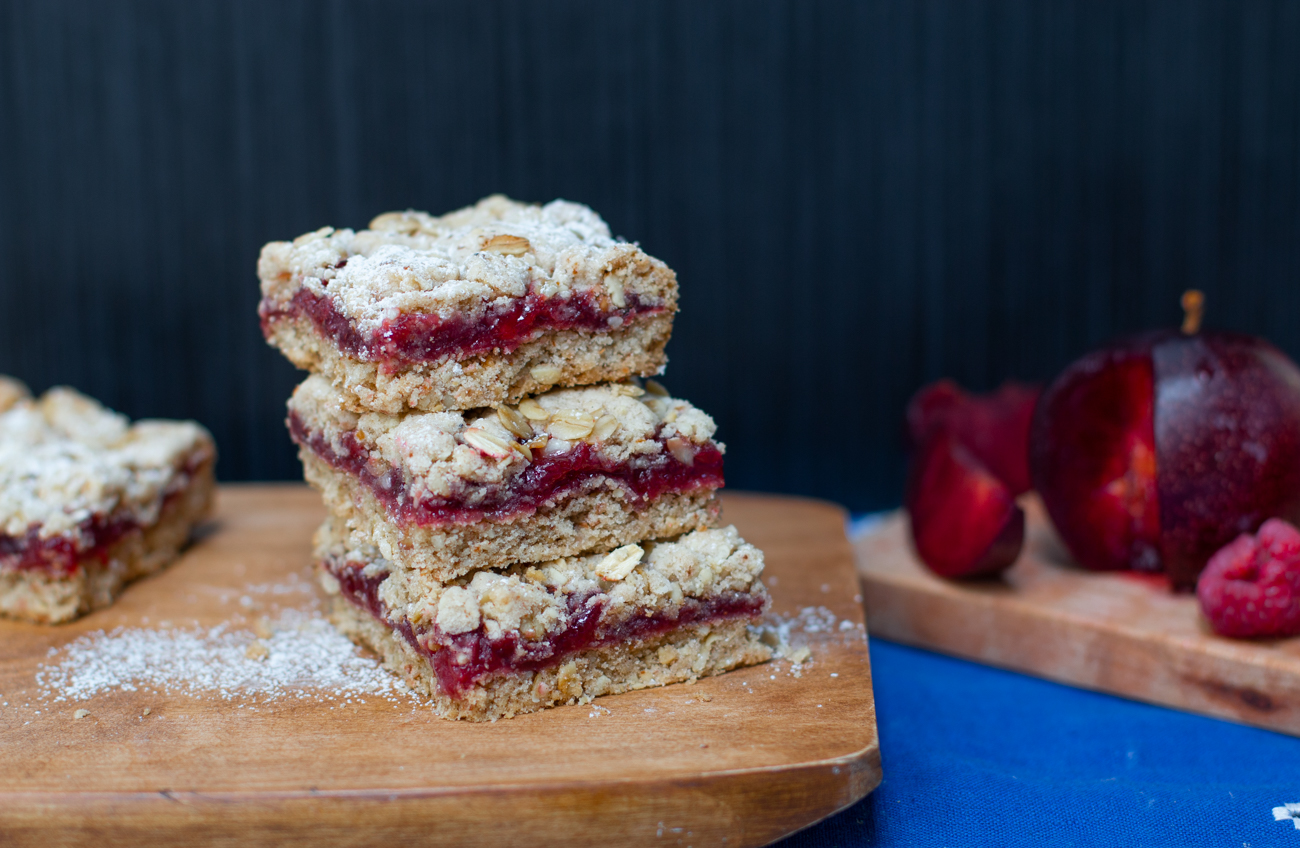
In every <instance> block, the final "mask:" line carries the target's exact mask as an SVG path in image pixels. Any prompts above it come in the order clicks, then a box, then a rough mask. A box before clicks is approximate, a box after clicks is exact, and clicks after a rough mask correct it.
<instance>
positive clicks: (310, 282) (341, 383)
mask: <svg viewBox="0 0 1300 848" xmlns="http://www.w3.org/2000/svg"><path fill="white" fill-rule="evenodd" d="M258 276H259V277H260V278H261V281H262V302H261V305H260V307H259V315H260V316H261V320H262V330H263V334H264V335H265V336H266V338H267V340H268V341H269V342H270V343H271V344H272V345H274V346H275V347H277V348H279V349H280V350H281V352H283V353H284V354H285V356H287V357H288V358H289V359H290V360H291V361H292V362H293V363H294V364H295V365H297V366H298V367H300V368H303V369H306V370H310V371H316V372H319V373H322V374H325V375H326V376H328V377H329V379H330V381H331V382H332V383H333V384H334V385H335V386H337V387H339V390H340V391H341V392H342V395H343V398H344V403H345V404H346V405H348V406H349V407H350V408H351V409H353V410H355V411H358V412H361V411H365V410H367V409H372V410H376V411H381V412H388V413H399V412H402V411H404V410H407V409H419V410H423V411H433V412H437V411H444V410H460V409H472V408H475V407H482V406H493V405H496V404H499V403H515V402H517V401H519V400H520V399H521V398H523V397H525V396H527V395H531V394H535V393H537V392H542V391H546V390H547V389H550V388H552V387H554V386H578V385H590V384H592V383H598V382H605V381H617V380H623V379H626V378H628V377H630V376H649V375H652V374H658V373H660V372H661V371H662V370H663V367H664V364H665V362H666V361H667V360H666V358H665V356H664V345H665V344H667V342H668V337H669V335H671V333H672V320H673V314H674V312H675V311H676V309H677V280H676V276H675V275H674V274H673V272H672V270H671V269H669V268H668V266H667V265H665V264H664V263H663V262H661V261H659V260H658V259H655V258H653V257H651V256H648V255H646V254H645V253H644V252H643V251H642V250H641V249H640V248H639V247H637V246H636V245H635V244H630V243H628V242H624V241H619V240H616V239H614V238H612V237H611V236H610V232H609V227H608V226H607V225H606V223H605V222H604V221H603V220H602V219H601V218H600V216H599V215H597V214H596V213H595V212H593V211H592V210H591V209H589V208H587V207H586V206H582V205H579V204H576V203H568V202H565V201H561V200H556V201H553V202H551V203H548V204H546V205H545V206H535V205H530V204H524V203H518V202H515V201H512V200H509V199H507V198H505V197H502V196H500V195H495V196H492V197H488V198H485V199H484V200H481V201H479V202H478V203H477V204H476V205H474V206H471V207H467V208H465V209H461V210H459V211H456V212H452V213H449V214H447V215H443V216H441V217H433V216H431V215H428V214H425V213H423V212H414V211H408V212H393V213H388V214H385V215H380V216H379V217H377V218H375V219H374V220H373V221H371V223H370V229H368V230H362V231H360V232H353V231H352V230H335V229H332V228H330V227H326V228H324V229H321V230H317V231H316V232H314V233H308V234H306V235H303V236H300V237H298V238H297V239H295V240H294V241H292V242H272V243H270V244H268V245H266V246H265V247H264V248H263V249H262V255H261V258H260V260H259V261H258Z"/></svg>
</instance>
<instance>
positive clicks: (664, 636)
mask: <svg viewBox="0 0 1300 848" xmlns="http://www.w3.org/2000/svg"><path fill="white" fill-rule="evenodd" d="M317 558H318V560H319V562H320V565H321V568H322V582H323V583H324V584H325V588H326V590H327V591H329V592H330V593H331V594H333V595H335V596H336V597H335V600H334V621H335V624H337V625H338V627H339V628H340V629H341V630H342V631H343V632H344V633H346V634H348V636H349V637H351V638H352V639H353V641H355V642H358V643H359V644H361V645H363V646H365V647H367V648H370V649H371V650H373V651H375V653H377V654H378V655H379V656H380V657H382V659H383V662H384V665H385V666H386V667H387V668H388V669H389V670H390V671H392V672H394V673H395V674H397V675H399V676H401V677H402V678H404V679H405V680H406V682H407V684H408V685H409V686H411V688H413V689H414V690H416V691H417V692H420V693H422V694H424V695H427V696H429V697H430V698H432V699H433V702H434V709H435V710H436V712H437V713H438V714H439V715H441V716H443V717H444V718H464V719H471V720H476V721H492V720H496V719H498V718H506V717H509V716H513V715H517V714H519V713H527V712H533V711H536V710H540V709H545V708H546V707H551V706H555V705H558V704H569V703H586V702H588V701H590V700H591V699H592V698H593V697H597V696H599V695H612V694H616V693H619V692H626V691H629V690H632V689H644V688H647V687H650V686H663V685H665V684H669V683H680V682H686V681H694V680H695V679H697V678H700V677H706V676H708V675H713V674H719V673H721V672H724V671H727V670H729V669H732V668H736V667H739V666H744V665H753V664H755V663H760V662H764V661H765V660H768V659H770V657H771V652H770V650H769V649H768V648H767V647H766V646H765V645H763V644H762V643H761V642H760V641H759V639H758V635H757V633H756V629H755V628H754V627H753V625H754V624H756V623H757V621H758V619H759V618H760V617H761V616H762V614H763V613H764V612H765V611H766V610H767V608H768V606H769V604H770V598H769V596H768V594H767V589H766V588H764V586H763V584H762V582H761V581H760V580H759V574H760V573H761V572H762V570H763V554H762V552H761V551H759V550H758V549H757V548H755V547H754V546H752V545H750V544H748V543H747V542H745V541H744V540H743V539H741V538H740V535H739V534H738V533H737V532H736V529H735V528H734V527H727V528H725V529H718V530H700V531H696V532H693V533H688V534H686V535H684V536H681V537H679V538H678V539H677V540H675V541H670V542H643V543H641V544H640V545H626V546H624V547H622V548H619V549H617V550H615V551H613V552H611V553H608V554H593V555H589V556H575V557H568V558H566V559H560V560H555V561H552V562H546V563H534V564H519V565H515V566H512V567H510V568H508V569H504V570H501V571H478V572H475V573H473V574H467V575H464V576H463V577H460V578H458V579H456V580H452V581H450V582H447V583H438V582H435V581H432V580H428V579H426V578H423V577H422V576H421V575H420V574H419V573H418V572H414V571H411V570H407V569H394V568H392V566H391V564H390V563H388V562H387V561H386V560H385V559H384V558H383V557H382V555H381V554H380V553H379V551H378V550H377V549H376V548H375V547H374V546H373V545H371V544H369V543H368V542H366V541H365V540H362V539H357V538H349V536H348V534H347V531H346V529H345V528H344V526H343V525H342V523H341V522H337V520H335V519H331V520H329V521H327V522H326V523H325V524H324V525H323V526H322V527H321V529H320V531H319V532H318V534H317Z"/></svg>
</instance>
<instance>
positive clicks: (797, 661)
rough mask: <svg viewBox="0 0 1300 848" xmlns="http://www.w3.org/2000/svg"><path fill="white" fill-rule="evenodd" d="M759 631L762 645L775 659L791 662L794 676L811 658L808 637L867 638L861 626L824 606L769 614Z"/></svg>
mask: <svg viewBox="0 0 1300 848" xmlns="http://www.w3.org/2000/svg"><path fill="white" fill-rule="evenodd" d="M758 631H759V638H760V639H761V640H762V641H763V644H765V645H767V646H768V647H769V648H771V649H772V656H773V658H774V659H780V660H789V661H790V663H791V666H790V673H791V674H793V675H794V676H795V677H799V676H801V673H802V670H803V666H804V665H805V664H807V663H810V662H812V659H813V651H812V648H810V647H809V645H808V644H807V643H808V642H809V641H810V640H809V639H808V638H807V637H809V636H811V637H813V639H823V640H824V639H825V638H827V637H828V636H832V635H837V634H838V635H839V636H841V638H843V639H845V640H853V639H863V638H865V637H866V630H865V629H864V628H863V627H862V625H860V624H855V623H854V622H852V621H849V620H848V619H843V620H841V619H840V618H839V617H838V616H836V615H835V613H833V612H831V611H830V610H829V609H827V608H826V607H804V608H803V609H801V610H799V612H797V613H795V614H794V615H769V616H768V617H767V618H765V619H764V620H763V623H762V624H760V625H759V626H758Z"/></svg>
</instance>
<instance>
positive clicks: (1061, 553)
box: [854, 497, 1300, 735]
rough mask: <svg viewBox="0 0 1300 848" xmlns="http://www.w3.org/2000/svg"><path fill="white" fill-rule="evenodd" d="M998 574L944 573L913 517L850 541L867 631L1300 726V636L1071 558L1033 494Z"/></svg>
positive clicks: (1156, 580) (1214, 712)
mask: <svg viewBox="0 0 1300 848" xmlns="http://www.w3.org/2000/svg"><path fill="white" fill-rule="evenodd" d="M1024 503H1025V506H1026V512H1027V523H1026V537H1025V547H1024V550H1023V551H1022V552H1021V555H1020V558H1019V559H1018V560H1017V561H1016V563H1015V565H1013V566H1012V567H1011V568H1010V569H1008V570H1007V571H1006V572H1004V573H1003V575H1002V576H1001V577H1000V578H993V579H986V580H976V581H963V582H958V581H948V580H944V579H942V578H939V577H936V576H935V575H934V574H932V573H931V572H930V571H929V570H928V569H926V568H925V566H924V565H922V564H921V563H920V562H919V561H918V560H917V559H916V556H915V554H914V553H913V552H912V547H911V541H910V532H909V529H908V525H907V517H906V516H905V515H904V514H903V513H901V512H900V513H896V514H894V515H892V516H890V517H889V518H888V519H887V520H886V521H885V522H884V524H883V525H881V526H880V527H879V528H876V529H874V530H872V531H871V532H868V533H864V534H862V535H860V536H858V537H857V538H856V539H855V540H854V548H855V552H856V554H857V558H858V573H859V575H860V576H861V578H862V586H863V597H864V603H865V606H866V609H867V617H868V619H869V620H870V621H871V632H872V633H874V634H875V635H877V636H881V637H884V638H886V639H892V640H895V641H898V642H903V643H906V644H910V645H917V646H920V647H923V648H930V649H933V650H936V651H942V652H944V653H948V654H954V655H956V656H959V657H965V658H967V659H971V660H976V661H978V662H983V663H988V664H990V665H996V666H1001V667H1003V668H1009V669H1014V670H1016V671H1023V672H1026V673H1028V674H1033V675H1037V676H1039V677H1046V678H1048V679H1050V680H1057V681H1060V682H1062V683H1070V684H1073V685H1076V686H1082V687H1085V688H1088V689H1097V690H1100V691H1102V692H1110V693H1112V694H1115V695H1123V696H1126V697H1129V698H1135V699H1137V700H1140V701H1148V702H1151V703H1154V704H1161V705H1164V706H1168V707H1174V708H1175V709H1180V710H1187V711H1189V712H1195V713H1203V714H1205V715H1211V716H1217V717H1219V718H1226V719H1230V720H1232V721H1239V722H1243V723H1245V724H1253V725H1257V726H1259V727H1266V728H1269V729H1272V730H1278V731H1282V732H1283V733H1290V734H1297V735H1300V638H1293V639H1284V640H1270V641H1241V640H1233V639H1224V638H1222V637H1219V636H1216V635H1214V634H1213V633H1212V632H1211V631H1210V629H1209V625H1208V623H1207V622H1206V621H1205V619H1204V618H1203V617H1202V616H1201V614H1200V608H1199V606H1198V604H1197V601H1196V597H1195V596H1194V595H1189V594H1177V595H1175V594H1172V593H1171V592H1170V590H1169V584H1168V582H1167V580H1165V578H1163V577H1159V576H1147V575H1140V574H1133V573H1123V572H1116V573H1098V572H1089V571H1085V570H1084V569H1082V568H1079V567H1078V566H1075V565H1073V564H1072V563H1071V562H1070V560H1069V556H1068V554H1067V553H1066V552H1065V549H1064V547H1063V546H1062V545H1061V543H1060V540H1059V539H1058V538H1057V537H1056V534H1055V531H1054V530H1053V529H1052V527H1051V524H1050V522H1049V521H1048V520H1047V518H1046V514H1045V512H1044V511H1043V508H1042V505H1041V503H1040V502H1039V501H1037V500H1036V499H1034V498H1032V497H1030V498H1026V499H1025V502H1024Z"/></svg>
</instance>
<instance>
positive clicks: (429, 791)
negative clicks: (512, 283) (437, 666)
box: [0, 485, 880, 848]
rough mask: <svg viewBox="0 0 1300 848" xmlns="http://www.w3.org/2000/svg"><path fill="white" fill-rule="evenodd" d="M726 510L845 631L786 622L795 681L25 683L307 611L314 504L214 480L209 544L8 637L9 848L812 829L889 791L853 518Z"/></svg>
mask: <svg viewBox="0 0 1300 848" xmlns="http://www.w3.org/2000/svg"><path fill="white" fill-rule="evenodd" d="M724 503H725V508H724V514H723V516H724V520H725V521H728V522H731V523H734V524H736V525H737V527H738V528H739V529H740V531H741V533H742V534H743V535H744V536H745V537H746V538H747V539H748V540H749V541H751V542H753V543H755V544H756V545H758V546H759V547H760V548H762V549H763V550H764V551H765V553H766V556H767V571H766V573H765V575H764V576H765V579H766V580H767V582H768V584H769V586H770V588H771V591H772V596H773V599H774V602H775V607H774V612H775V613H777V614H779V615H781V616H786V617H788V616H791V615H793V614H795V613H798V612H799V611H800V610H803V609H805V608H822V611H821V612H820V616H813V617H811V618H807V617H805V620H807V621H812V620H815V619H818V618H819V617H820V619H822V620H824V621H823V623H825V621H834V622H835V626H833V627H831V628H829V629H827V628H824V627H823V628H821V629H820V631H819V629H818V628H817V627H815V626H805V627H803V628H800V627H799V626H793V628H792V636H791V642H792V643H794V644H805V645H806V646H807V647H809V648H810V649H811V652H812V657H811V660H810V661H809V662H806V663H805V664H804V665H803V666H802V668H801V669H798V671H799V676H795V674H794V671H795V670H796V669H794V668H793V667H792V666H791V663H790V662H789V661H779V662H775V663H770V664H766V665H763V666H757V667H754V668H748V669H742V670H739V671H735V672H732V673H730V674H727V675H723V676H721V677H716V678H710V679H706V680H702V681H700V682H699V683H697V684H694V685H676V686H668V687H664V688H660V689H652V690H645V691H640V692H633V693H628V694H624V695H617V696H611V697H605V698H599V699H597V700H596V701H594V702H593V703H592V704H591V705H587V706H570V707H560V708H557V709H552V710H547V711H544V712H541V713H537V714H533V715H526V716H520V717H518V718H514V719H509V720H503V721H500V722H497V723H495V724H472V723H466V722H459V723H457V722H448V721H444V720H441V719H438V718H435V717H433V716H432V715H431V714H430V713H428V712H427V711H425V710H421V709H419V708H418V705H413V703H412V702H411V701H410V700H409V699H406V700H402V699H398V700H397V701H393V700H389V699H383V698H366V699H364V703H362V702H361V701H362V699H352V700H351V702H350V703H349V702H347V701H346V700H344V699H336V698H332V697H330V695H329V693H319V695H318V696H314V697H308V698H306V699H303V698H281V699H275V700H271V701H269V702H264V703H260V704H258V705H257V706H256V709H245V708H244V706H245V705H242V704H240V703H239V701H240V698H239V696H238V694H237V693H236V695H235V696H234V697H232V698H231V699H224V698H222V697H220V696H218V695H216V694H209V695H203V694H198V695H177V694H165V693H164V694H159V693H158V692H157V691H154V692H150V691H134V692H132V691H117V692H113V693H110V694H103V695H97V696H95V697H93V698H90V699H89V700H88V701H86V702H76V703H67V702H57V701H54V700H53V699H52V698H51V696H50V693H49V692H48V691H46V690H45V689H43V688H42V686H41V685H40V684H39V683H38V682H37V674H38V672H39V671H40V667H41V666H42V665H43V664H45V665H46V666H47V667H48V666H49V665H50V664H53V663H57V662H59V656H60V654H59V653H57V652H56V653H54V654H51V651H52V650H54V649H59V648H60V647H61V646H64V645H66V644H67V643H69V642H70V641H71V640H73V639H75V638H76V637H78V636H80V635H82V634H87V633H91V632H93V631H100V630H108V631H112V629H113V628H117V627H125V628H161V627H164V626H168V627H172V628H178V627H180V628H183V627H191V626H202V627H212V626H215V625H218V624H221V623H222V622H226V623H228V626H229V628H230V629H231V630H232V631H238V630H239V629H240V628H245V627H251V628H253V629H256V627H257V626H258V625H257V624H256V622H257V621H258V620H259V618H258V617H259V616H263V617H265V616H267V615H270V614H273V613H277V612H279V611H281V610H282V609H284V608H288V609H294V608H298V609H302V610H306V611H311V610H313V609H320V608H321V607H320V604H321V598H320V596H319V594H318V590H317V589H316V588H315V580H314V579H313V577H312V572H311V565H310V537H311V533H312V531H313V529H314V528H315V527H316V525H317V524H318V523H319V522H320V521H321V520H322V519H323V517H324V511H323V509H322V507H321V505H320V501H319V498H318V497H317V496H316V495H315V494H314V493H312V492H310V491H309V490H308V489H306V488H305V487H302V486H265V485H262V486H227V487H224V488H223V489H222V491H221V493H220V497H219V505H218V516H217V519H216V521H215V522H214V524H213V525H212V527H211V529H210V530H209V531H208V532H207V533H206V535H205V536H204V538H202V539H201V541H199V542H198V543H197V544H196V545H194V546H193V547H192V548H191V550H190V551H189V552H188V553H187V554H186V555H185V556H184V557H183V558H182V559H181V560H180V561H179V562H177V563H176V564H175V565H173V566H172V567H171V568H170V569H168V570H167V571H165V572H163V573H162V574H159V575H156V576H155V577H152V578H149V579H147V580H144V581H142V582H140V583H137V584H136V585H134V586H132V587H131V588H130V589H128V591H127V592H126V594H125V595H123V597H122V598H121V599H120V600H119V601H118V603H117V604H116V605H115V606H113V607H111V608H109V609H108V610H104V611H101V612H99V613H96V614H93V615H91V616H88V617H87V618H85V619H83V620H81V621H79V622H76V623H73V624H71V625H65V626H62V627H54V628H50V627H38V626H32V625H23V624H15V623H0V702H3V706H0V733H3V740H4V741H3V745H0V844H4V845H42V846H50V845H97V846H98V845H130V846H136V847H137V848H138V847H139V846H150V845H173V844H182V843H183V844H188V845H240V846H251V845H277V846H290V845H302V846H312V848H324V846H330V845H343V844H347V845H384V846H392V845H402V844H412V843H414V844H420V845H469V844H473V845H510V846H517V845H521V844H527V845H578V846H581V845H606V844H609V843H611V842H614V841H617V842H618V843H619V844H621V845H629V846H632V845H660V846H662V845H668V846H674V845H682V846H706V845H718V846H721V845H726V846H745V845H762V844H766V843H769V842H772V841H774V840H776V839H779V838H780V837H782V836H785V835H787V834H789V833H792V832H794V831H796V830H799V829H800V828H803V827H806V826H808V825H810V824H812V823H814V822H816V821H818V820H819V819H822V818H824V817H826V816H828V815H830V814H831V813H834V812H836V811H837V810H840V809H843V808H845V807H847V806H849V805H851V804H853V803H854V802H856V801H857V800H859V799H860V798H862V797H863V796H864V795H866V794H867V793H868V792H870V791H871V789H872V788H873V787H875V786H876V784H878V783H879V782H880V753H879V747H878V745H877V738H876V722H875V710H874V706H873V702H872V695H871V670H870V665H869V661H868V657H867V644H866V634H865V630H864V628H863V626H862V625H863V620H862V608H861V604H860V598H859V597H857V593H858V586H857V579H856V575H855V573H854V569H853V554H852V551H851V549H850V547H849V544H848V540H847V539H846V538H845V535H844V516H843V514H842V512H841V511H840V510H839V509H838V508H837V507H834V506H832V505H829V504H825V503H820V502H815V501H808V500H795V499H787V498H776V497H764V496H756V495H740V494H730V495H727V496H726V498H725V501H724ZM281 614H282V613H281ZM263 620H264V619H263ZM788 620H789V619H788V618H787V621H788ZM810 631H811V632H810ZM146 707H148V708H149V711H150V712H149V715H147V716H145V715H143V711H144V709H145V708H146ZM77 709H85V710H88V711H89V713H90V714H89V715H87V716H84V717H82V718H75V717H74V715H75V710H77ZM37 711H39V713H38V712H37Z"/></svg>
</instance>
